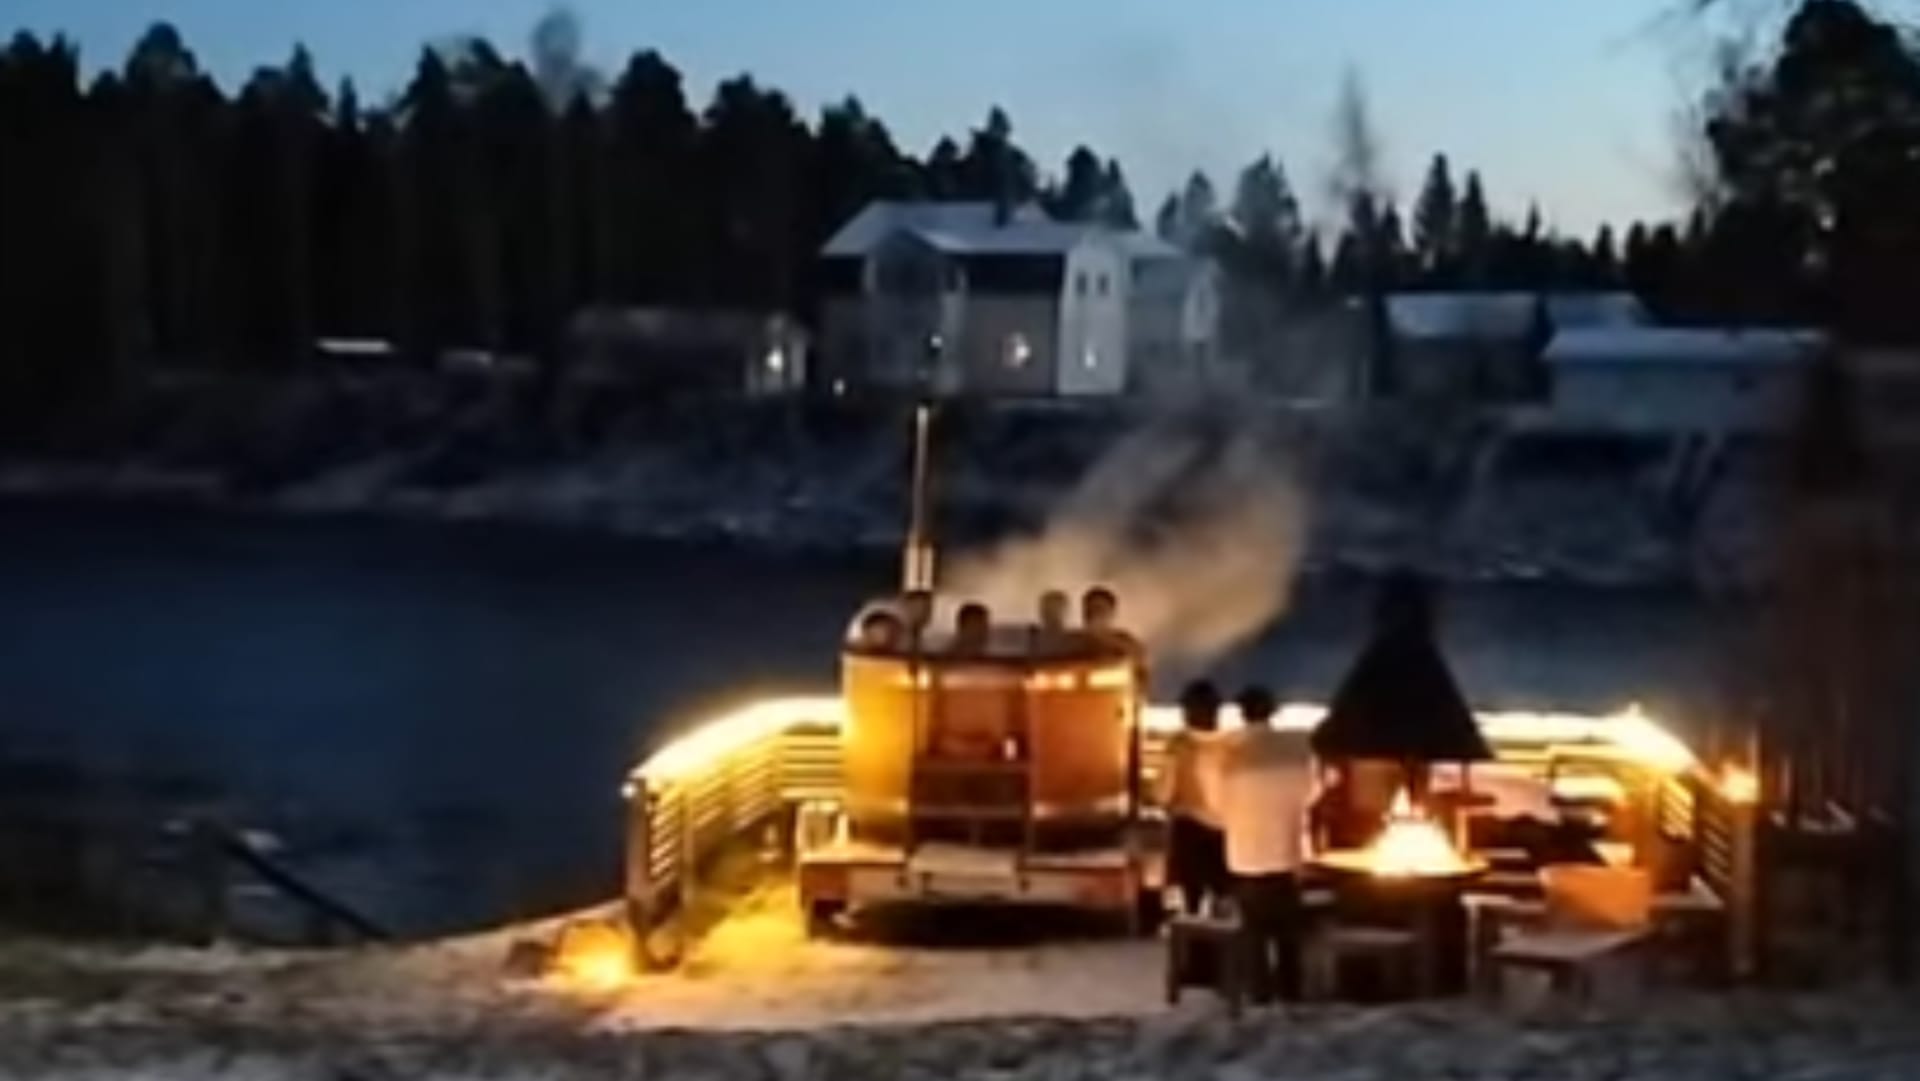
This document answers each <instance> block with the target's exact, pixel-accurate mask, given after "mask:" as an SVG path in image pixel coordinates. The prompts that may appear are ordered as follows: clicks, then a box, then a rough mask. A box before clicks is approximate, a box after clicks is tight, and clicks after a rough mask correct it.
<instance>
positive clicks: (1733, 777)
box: [1720, 766, 1760, 804]
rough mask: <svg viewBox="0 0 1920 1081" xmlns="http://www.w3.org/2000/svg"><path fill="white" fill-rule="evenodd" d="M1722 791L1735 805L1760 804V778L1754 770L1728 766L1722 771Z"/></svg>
mask: <svg viewBox="0 0 1920 1081" xmlns="http://www.w3.org/2000/svg"><path fill="white" fill-rule="evenodd" d="M1720 791H1721V793H1722V794H1724V795H1725V796H1726V797H1727V799H1728V800H1730V801H1732V802H1734V803H1740V804H1752V803H1759V802H1760V778H1758V777H1756V776H1754V774H1753V771H1752V770H1748V769H1743V768H1741V767H1740V766H1727V767H1725V768H1724V769H1722V770H1721V771H1720Z"/></svg>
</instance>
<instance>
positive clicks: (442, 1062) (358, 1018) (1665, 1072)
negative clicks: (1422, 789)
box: [0, 946, 1920, 1081]
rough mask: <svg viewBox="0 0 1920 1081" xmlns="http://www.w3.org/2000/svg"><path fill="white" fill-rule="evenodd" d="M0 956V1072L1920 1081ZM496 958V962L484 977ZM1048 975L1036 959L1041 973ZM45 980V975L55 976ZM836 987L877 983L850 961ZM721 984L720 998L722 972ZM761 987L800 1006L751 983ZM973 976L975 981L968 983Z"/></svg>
mask: <svg viewBox="0 0 1920 1081" xmlns="http://www.w3.org/2000/svg"><path fill="white" fill-rule="evenodd" d="M64 952H66V951H52V953H51V954H49V953H46V952H43V953H42V955H41V956H39V957H38V958H37V959H26V958H23V957H21V956H20V951H19V950H18V949H14V950H11V951H8V952H7V954H6V956H8V959H9V962H10V963H9V965H8V968H9V970H10V974H11V975H12V977H13V978H12V979H10V980H9V981H8V983H9V984H10V985H11V987H10V989H9V990H7V991H6V992H4V993H0V1077H8V1078H13V1077H20V1078H27V1077H34V1078H58V1079H66V1078H89V1079H92V1078H135V1077H138V1078H210V1079H211V1078H235V1079H247V1081H262V1079H276V1078H302V1079H307V1078H315V1079H318V1078H361V1079H375V1078H415V1079H421V1081H438V1079H453V1078H460V1079H477V1078H543V1077H553V1078H560V1077H566V1078H581V1079H590V1078H638V1077H647V1078H666V1079H681V1078H685V1079H689V1081H692V1079H715V1078H728V1079H733V1078H739V1079H765V1081H810V1079H816V1078H817V1079H823V1081H824V1079H829V1078H858V1077H874V1078H913V1079H926V1081H932V1079H936V1078H938V1079H943V1081H944V1079H958V1078H982V1079H985V1078H994V1079H1014V1078H1035V1079H1041V1078H1046V1079H1052V1078H1139V1079H1174V1078H1183V1079H1184V1078H1194V1079H1199V1078H1222V1079H1227V1078H1231V1079H1236V1081H1240V1079H1245V1081H1252V1079H1256V1078H1272V1079H1282V1081H1283V1079H1294V1078H1299V1079H1306V1078H1319V1079H1327V1078H1340V1079H1354V1081H1358V1079H1363V1078H1378V1079H1381V1081H1400V1079H1407V1078H1426V1077H1436V1078H1486V1079H1506V1078H1512V1079H1520V1078H1565V1079H1571V1081H1581V1079H1599V1078H1686V1079H1700V1081H1708V1079H1711V1081H1732V1079H1742V1078H1751V1079H1755V1081H1758V1079H1788V1078H1791V1079H1798V1081H1816V1079H1842V1078H1844V1079H1861V1081H1868V1079H1885V1081H1893V1079H1900V1078H1912V1077H1914V1076H1920V1027H1916V1026H1915V1025H1914V1024H1913V1018H1914V1016H1915V1012H1914V1011H1915V1006H1916V1003H1914V1002H1913V1001H1911V1000H1901V999H1897V998H1894V997H1890V996H1887V995H1884V994H1877V993H1870V992H1858V993H1834V994H1828V995H1802V996H1784V995H1763V994H1740V995H1732V996H1706V995H1689V996H1673V997H1657V998H1650V999H1641V1000H1638V1001H1634V1002H1632V1003H1628V1004H1623V1005H1619V1006H1615V1007H1612V1008H1590V1009H1578V1008H1574V1007H1567V1006H1559V1007H1556V1006H1545V1007H1535V1008H1532V1009H1526V1010H1517V1009H1513V1008H1502V1007H1498V1006H1492V1005H1485V1004H1479V1003H1447V1004H1433V1005H1403V1006H1389V1007H1373V1008H1361V1007H1354V1006H1342V1005H1313V1006H1305V1007H1296V1008H1292V1009H1287V1010H1284V1011H1266V1012H1261V1011H1254V1012H1250V1013H1249V1014H1247V1015H1246V1016H1245V1017H1243V1018H1242V1019H1241V1020H1239V1021H1230V1020H1229V1019H1227V1018H1226V1017H1225V1015H1224V1014H1223V1013H1222V1012H1221V1011H1220V1009H1219V1008H1218V1007H1217V1006H1216V1005H1215V1004H1214V1003H1212V1002H1211V1001H1210V1000H1208V999H1206V997H1205V996H1197V997H1194V998H1193V999H1191V1000H1190V1001H1189V1002H1187V1003H1184V1004H1183V1005H1182V1006H1180V1007H1178V1008H1176V1009H1169V1008H1166V1007H1163V1006H1160V1005H1158V1004H1157V1003H1153V1004H1150V1003H1148V1002H1147V1001H1146V999H1147V998H1150V997H1151V994H1152V991H1153V990H1154V988H1153V986H1152V983H1151V981H1149V984H1148V986H1147V987H1145V988H1141V989H1140V990H1141V991H1142V992H1143V994H1142V996H1141V997H1142V1001H1141V1002H1140V1003H1139V1004H1138V1006H1137V1007H1136V1008H1134V1009H1131V1010H1120V1011H1113V1012H1105V1011H1097V1010H1089V1009H1085V1008H1083V1007H1086V1006H1088V1005H1090V1004H1088V1003H1085V1002H1077V1001H1076V1000H1075V998H1074V994H1073V992H1074V991H1075V990H1076V989H1077V987H1078V986H1079V985H1078V984H1076V985H1071V986H1067V987H1062V988H1058V989H1056V991H1055V993H1054V994H1053V995H1052V996H1051V997H1050V998H1046V999H1043V1000H1041V1001H1038V1002H1036V1001H1034V997H1035V996H1036V995H1039V994H1041V993H1042V987H1043V983H1044V981H1040V980H1025V981H1022V980H1020V979H1010V980H1008V981H1006V990H1005V992H1004V994H1003V996H1002V1001H1001V1002H1000V1003H999V1006H1000V1009H1001V1011H1002V1012H1003V1013H1004V1014H1005V1015H1004V1016H999V1017H993V1018H988V1019H981V1018H979V1017H973V1018H966V1019H958V1020H947V1021H941V1020H934V1019H927V1018H922V1019H919V1020H911V1021H908V1020H893V1021H881V1020H874V1019H866V1020H864V1021H863V1020H862V1019H861V1018H860V1017H859V1015H858V1013H857V1011H856V1012H855V1014H854V1015H853V1021H852V1022H851V1023H838V1024H827V1023H824V1022H825V1018H824V1017H822V1016H820V1015H821V1014H822V1013H825V1012H827V1011H826V1010H823V1009H821V1008H820V1007H821V1006H828V1007H830V1006H832V1005H833V1003H832V1002H831V1001H828V1002H825V1003H822V1004H820V1005H816V1006H815V1007H813V1012H814V1014H815V1016H814V1017H812V1018H805V1017H802V1016H800V1015H799V1013H798V1012H796V1015H795V1017H794V1019H793V1020H792V1021H791V1022H790V1023H788V1024H786V1025H779V1026H761V1027H755V1028H741V1027H739V1026H737V1025H736V1024H734V1023H733V1022H734V1021H736V1020H738V1019H739V1018H737V1017H734V1016H732V1015H731V1014H730V1013H728V1012H727V1010H726V1007H725V1005H724V1004H723V1003H721V1002H719V1001H718V1000H717V998H716V999H715V1001H714V1003H713V1008H714V1010H715V1012H714V1013H713V1014H712V1015H710V1016H709V1017H708V1018H706V1019H705V1020H704V1023H703V1020H702V1019H701V1018H698V1017H694V1016H691V1015H689V1014H687V1013H686V1012H684V1011H683V1010H672V1009H669V1010H666V1011H664V1012H663V1013H662V1014H660V1015H658V1016H656V1015H654V1014H653V1013H652V1011H650V1010H649V1009H648V1003H649V1001H650V1000H652V999H656V998H657V999H659V1000H662V1001H669V1000H672V999H674V998H675V997H676V994H681V993H683V992H675V991H674V990H672V989H670V988H669V987H667V986H666V985H665V984H664V983H662V982H660V981H668V980H671V981H678V982H680V983H682V984H698V983H700V982H701V981H702V980H703V979H711V978H715V977H712V976H708V977H702V976H699V975H697V974H696V975H675V976H663V977H653V978H650V980H649V981H648V982H643V983H642V984H641V985H639V986H637V987H635V988H633V989H631V990H629V991H627V992H623V993H619V994H613V995H605V996H595V995H583V994H573V993H567V992H563V991H556V990H553V989H550V988H539V987H514V986H511V985H507V984H503V983H502V982H500V978H499V976H498V968H497V960H498V954H497V953H495V952H493V951H491V950H487V949H478V948H477V947H471V946H470V947H468V948H466V949H465V950H461V949H454V948H449V947H435V948H432V949H426V950H414V951H405V952H403V953H401V954H394V955H377V956H366V955H349V956H347V957H341V958H332V959H324V960H321V959H287V958H282V959H272V960H269V959H255V958H249V957H244V956H233V955H224V956H217V957H216V958H215V959H214V961H213V962H211V963H210V962H209V961H208V960H207V959H205V958H199V959H196V958H195V957H194V955H177V954H176V955H155V954H151V953H143V954H133V955H126V956H122V957H119V958H117V959H115V958H108V957H104V956H100V955H93V956H91V957H89V958H86V959H80V958H76V957H73V956H65V957H64V958H63V959H62V960H60V961H58V962H57V963H56V962H55V961H52V960H50V956H51V955H52V954H61V953H64ZM489 962H491V963H489ZM1043 967H1044V963H1043ZM55 968H58V969H59V971H58V972H57V973H56V972H55V971H54V969H55ZM846 976H847V978H848V979H849V980H851V981H858V980H860V979H875V980H877V982H878V984H879V986H880V987H882V988H884V987H885V986H886V985H887V984H888V978H887V976H886V975H885V974H884V973H879V974H876V973H874V972H872V971H864V972H863V971H856V972H853V973H848V974H846ZM720 979H721V982H722V983H723V984H726V985H728V986H737V984H736V983H735V982H734V981H732V980H729V979H727V978H725V977H720ZM762 985H763V986H762V997H764V998H772V997H775V996H781V995H784V996H786V997H788V998H790V999H796V1000H804V999H805V998H807V997H808V996H810V995H813V994H815V993H817V992H818V990H819V988H818V987H814V986H807V985H805V984H804V983H803V984H802V985H800V986H795V987H792V988H786V987H783V986H782V985H780V984H779V983H778V981H777V980H776V981H771V982H769V981H768V980H767V979H766V974H764V973H763V974H762ZM976 986H977V981H976Z"/></svg>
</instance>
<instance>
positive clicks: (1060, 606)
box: [1040, 589, 1073, 631]
mask: <svg viewBox="0 0 1920 1081" xmlns="http://www.w3.org/2000/svg"><path fill="white" fill-rule="evenodd" d="M1072 609H1073V601H1072V599H1071V598H1069V597H1068V596H1067V594H1066V591H1065V590H1062V589H1049V590H1047V591H1046V592H1045V593H1042V594H1040V629H1041V630H1047V631H1064V630H1066V629H1067V620H1068V619H1070V618H1071V616H1072Z"/></svg>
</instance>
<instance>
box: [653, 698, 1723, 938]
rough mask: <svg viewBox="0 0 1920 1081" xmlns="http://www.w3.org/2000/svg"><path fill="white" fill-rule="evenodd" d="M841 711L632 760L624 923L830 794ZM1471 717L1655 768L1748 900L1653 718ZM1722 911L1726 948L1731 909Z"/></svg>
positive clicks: (681, 894)
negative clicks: (732, 849) (731, 849)
mask: <svg viewBox="0 0 1920 1081" xmlns="http://www.w3.org/2000/svg"><path fill="white" fill-rule="evenodd" d="M1320 715H1321V710H1320V709H1319V708H1317V707H1313V706H1305V705H1293V706H1288V707H1286V708H1285V709H1284V710H1283V711H1282V712H1281V714H1280V717H1279V718H1278V723H1279V724H1280V726H1281V727H1282V728H1291V729H1300V730H1304V729H1308V728H1311V727H1312V726H1313V725H1314V724H1315V723H1317V722H1318V720H1319V717H1320ZM844 716H845V711H844V706H843V705H842V703H841V701H840V699H838V698H834V697H811V698H783V699H774V700H769V701H765V702H760V703H756V704H754V705H751V706H748V707H746V708H745V709H742V710H739V711H737V712H734V713H731V714H728V715H725V716H723V717H720V718H717V719H715V720H712V721H710V722H708V723H706V724H704V725H701V726H699V727H697V728H694V729H692V730H690V731H689V732H688V733H687V734H686V735H685V736H683V737H681V738H680V739H678V740H674V741H672V742H670V743H668V744H667V745H666V746H665V747H663V748H662V749H661V750H660V751H659V752H658V753H656V754H655V755H653V756H652V757H651V758H649V759H648V760H647V761H646V762H644V763H642V764H641V765H640V766H639V767H637V768H636V769H635V770H634V771H633V773H632V774H631V775H630V776H629V778H628V782H627V786H626V790H625V795H626V797H627V804H628V830H627V859H626V868H627V869H626V887H625V900H626V907H627V913H628V917H629V919H630V920H631V921H632V923H633V926H634V927H636V928H639V929H643V930H644V929H651V928H654V927H656V926H658V925H659V924H660V923H661V921H662V920H664V919H665V918H666V917H668V916H669V915H671V914H672V913H674V912H675V911H676V910H678V909H680V908H681V907H682V906H683V905H684V904H685V903H686V902H687V900H688V899H689V898H690V897H691V896H692V895H693V893H694V891H695V890H696V888H697V886H698V883H699V878H700V875H701V873H702V871H703V870H705V869H706V868H708V867H709V866H710V865H711V864H712V862H713V861H714V859H715V858H716V857H717V856H718V855H719V854H720V853H721V852H722V851H723V850H724V849H726V848H727V847H728V846H730V845H735V844H738V843H739V842H740V841H741V839H742V838H757V837H761V836H764V835H766V834H767V833H768V831H780V832H781V833H782V834H784V832H785V830H786V829H787V828H788V826H789V825H790V824H791V822H792V812H793V810H794V808H796V807H798V806H800V805H802V804H805V803H808V802H811V801H835V802H837V801H838V800H839V798H840V795H841V780H840V731H841V726H842V722H843V720H844ZM1479 719H1480V723H1481V727H1482V730H1483V731H1484V732H1485V733H1486V734H1487V737H1488V739H1489V742H1491V743H1492V744H1493V745H1494V746H1495V748H1496V749H1497V750H1498V751H1499V753H1500V756H1501V758H1502V759H1503V760H1504V761H1507V762H1511V763H1529V764H1537V765H1539V766H1540V767H1541V768H1543V770H1544V769H1545V767H1546V764H1547V763H1548V762H1549V761H1550V760H1551V759H1552V757H1553V756H1554V754H1555V753H1556V751H1564V750H1565V749H1566V748H1568V747H1600V748H1610V749H1612V750H1614V751H1615V752H1624V754H1625V755H1626V756H1627V757H1628V758H1630V759H1631V760H1633V761H1635V762H1639V763H1642V764H1644V765H1646V766H1648V767H1650V768H1654V769H1656V770H1658V771H1660V772H1662V773H1663V774H1665V775H1666V776H1667V777H1668V780H1667V781H1666V782H1665V783H1664V785H1663V787H1662V789H1661V791H1660V793H1659V796H1658V806H1657V811H1656V814H1657V820H1658V821H1659V823H1660V828H1661V831H1662V832H1663V833H1666V834H1668V835H1669V836H1671V837H1674V838H1677V839H1684V843H1687V844H1690V845H1692V846H1694V848H1695V849H1696V851H1697V852H1698V853H1699V857H1698V859H1699V867H1698V871H1699V873H1700V875H1701V877H1702V878H1703V879H1704V880H1705V881H1706V883H1707V884H1708V885H1709V886H1710V887H1711V888H1712V889H1713V890H1714V891H1715V892H1716V893H1717V894H1718V895H1719V896H1720V897H1721V898H1722V900H1724V901H1725V902H1727V904H1728V906H1729V909H1730V910H1733V909H1735V908H1737V907H1738V906H1740V905H1741V904H1742V903H1744V902H1745V901H1746V900H1748V899H1749V897H1748V894H1749V892H1750V887H1748V886H1746V885H1743V883H1749V882H1750V881H1751V877H1752V862H1751V861H1752V858H1753V852H1752V845H1751V837H1752V829H1751V815H1750V814H1744V815H1743V811H1745V810H1746V809H1745V808H1743V806H1742V805H1740V804H1738V803H1737V802H1735V801H1732V800H1729V799H1728V798H1727V797H1726V796H1725V795H1724V794H1722V793H1721V792H1720V791H1719V789H1718V788H1717V787H1716V786H1715V785H1713V784H1712V783H1711V780H1710V778H1708V776H1707V774H1706V773H1705V772H1704V771H1703V770H1702V769H1701V768H1700V767H1699V764H1698V763H1697V762H1695V761H1693V759H1692V756H1691V754H1690V753H1689V752H1688V751H1687V750H1686V748H1685V746H1684V745H1682V744H1681V743H1680V742H1679V741H1678V740H1676V739H1674V738H1673V737H1672V736H1671V735H1669V734H1668V733H1666V732H1665V730H1664V729H1661V728H1660V727H1659V726H1658V725H1656V724H1654V723H1653V722H1652V721H1650V720H1648V719H1647V718H1645V717H1643V716H1641V715H1640V714H1639V713H1638V712H1637V711H1628V712H1625V713H1622V714H1618V715H1613V716H1587V715H1578V714H1543V713H1486V714H1482V715H1481V716H1480V718H1479ZM1143 721H1144V731H1143V736H1142V740H1141V773H1142V777H1143V779H1144V780H1145V781H1146V782H1148V783H1147V784H1146V785H1145V787H1146V789H1147V790H1148V791H1151V790H1152V785H1151V781H1152V780H1153V778H1154V777H1156V776H1157V775H1158V773H1159V770H1160V768H1161V762H1162V759H1163V757H1164V753H1165V747H1166V740H1167V736H1168V735H1169V734H1171V733H1172V732H1173V731H1175V730H1177V729H1178V727H1179V715H1178V713H1177V711H1176V710H1174V709H1172V708H1170V707H1165V706H1153V707H1149V708H1148V709H1147V710H1146V712H1145V714H1144V718H1143ZM1228 723H1229V724H1231V723H1232V720H1231V718H1229V720H1228ZM1733 922H1734V924H1735V930H1734V935H1735V938H1736V943H1735V947H1736V950H1738V948H1739V945H1740V935H1741V934H1742V932H1741V931H1740V930H1739V927H1740V922H1739V918H1738V917H1737V916H1736V917H1735V918H1734V921H1733ZM1747 945H1748V946H1749V947H1751V943H1750V942H1749V943H1747ZM1736 956H1738V955H1736ZM1747 956H1751V954H1750V952H1749V953H1748V954H1747ZM1737 966H1738V961H1736V967H1737Z"/></svg>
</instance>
